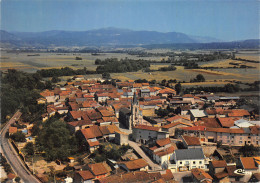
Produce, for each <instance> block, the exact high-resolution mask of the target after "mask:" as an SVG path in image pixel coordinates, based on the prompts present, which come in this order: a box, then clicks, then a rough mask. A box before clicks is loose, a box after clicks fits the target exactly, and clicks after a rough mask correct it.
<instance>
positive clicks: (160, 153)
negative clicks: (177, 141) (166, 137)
mask: <svg viewBox="0 0 260 183" xmlns="http://www.w3.org/2000/svg"><path fill="white" fill-rule="evenodd" d="M174 150H175V149H174V147H173V146H170V147H168V148H165V149H162V150H160V151H156V152H155V153H154V154H156V155H157V156H160V157H161V156H165V155H167V154H172V153H173V152H174Z"/></svg>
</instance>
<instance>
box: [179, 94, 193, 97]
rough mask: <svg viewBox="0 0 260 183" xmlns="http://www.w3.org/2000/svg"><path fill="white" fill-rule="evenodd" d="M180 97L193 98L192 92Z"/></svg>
mask: <svg viewBox="0 0 260 183" xmlns="http://www.w3.org/2000/svg"><path fill="white" fill-rule="evenodd" d="M182 98H194V96H193V95H192V94H185V95H183V96H182Z"/></svg>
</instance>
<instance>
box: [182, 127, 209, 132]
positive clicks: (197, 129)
mask: <svg viewBox="0 0 260 183" xmlns="http://www.w3.org/2000/svg"><path fill="white" fill-rule="evenodd" d="M181 129H183V130H189V131H206V127H205V126H192V127H182V128H181Z"/></svg>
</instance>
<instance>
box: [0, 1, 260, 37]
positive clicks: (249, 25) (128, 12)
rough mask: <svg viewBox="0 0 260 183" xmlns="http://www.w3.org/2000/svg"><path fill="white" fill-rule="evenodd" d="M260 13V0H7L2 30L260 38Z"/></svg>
mask: <svg viewBox="0 0 260 183" xmlns="http://www.w3.org/2000/svg"><path fill="white" fill-rule="evenodd" d="M0 1H1V0H0ZM259 12H260V10H259V1H258V0H2V1H1V29H3V30H7V31H24V32H37V31H47V30H72V31H85V30H91V29H98V28H104V27H117V28H128V29H132V30H152V31H159V32H172V31H175V32H182V33H186V34H189V35H198V36H210V37H215V38H218V39H222V40H242V39H251V38H259V16H260V14H259Z"/></svg>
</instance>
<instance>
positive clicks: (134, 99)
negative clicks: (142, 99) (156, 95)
mask: <svg viewBox="0 0 260 183" xmlns="http://www.w3.org/2000/svg"><path fill="white" fill-rule="evenodd" d="M133 104H137V97H136V91H135V90H134V97H133Z"/></svg>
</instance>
